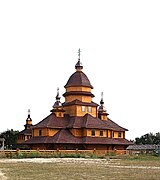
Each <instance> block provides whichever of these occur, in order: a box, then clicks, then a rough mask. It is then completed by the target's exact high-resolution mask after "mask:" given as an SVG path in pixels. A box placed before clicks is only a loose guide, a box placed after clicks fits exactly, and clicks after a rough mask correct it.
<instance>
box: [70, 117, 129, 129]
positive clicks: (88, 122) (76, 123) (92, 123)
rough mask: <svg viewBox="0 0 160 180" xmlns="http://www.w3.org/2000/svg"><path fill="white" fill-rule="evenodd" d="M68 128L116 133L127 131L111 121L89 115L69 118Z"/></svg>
mask: <svg viewBox="0 0 160 180" xmlns="http://www.w3.org/2000/svg"><path fill="white" fill-rule="evenodd" d="M67 127H68V128H89V129H92V128H93V129H112V130H116V131H127V129H125V128H123V127H121V126H119V125H118V124H116V123H115V122H113V121H112V120H110V119H108V120H105V121H104V120H100V119H99V118H96V117H93V116H91V115H90V114H85V115H84V116H83V117H71V118H70V120H69V124H68V126H67Z"/></svg>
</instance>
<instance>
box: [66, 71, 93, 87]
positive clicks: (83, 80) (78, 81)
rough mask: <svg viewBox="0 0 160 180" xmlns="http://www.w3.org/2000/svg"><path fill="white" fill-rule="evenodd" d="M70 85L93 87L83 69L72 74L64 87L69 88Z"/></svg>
mask: <svg viewBox="0 0 160 180" xmlns="http://www.w3.org/2000/svg"><path fill="white" fill-rule="evenodd" d="M70 86H85V87H90V88H92V89H93V86H92V85H91V83H90V81H89V79H88V77H87V76H86V75H85V74H84V73H83V72H82V71H76V72H75V73H73V74H72V75H71V76H70V78H69V80H68V82H67V84H66V85H65V86H64V87H65V88H67V87H70Z"/></svg>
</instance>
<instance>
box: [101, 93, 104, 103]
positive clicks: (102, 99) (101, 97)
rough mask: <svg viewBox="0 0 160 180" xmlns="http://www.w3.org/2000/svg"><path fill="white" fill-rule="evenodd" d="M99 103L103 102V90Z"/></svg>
mask: <svg viewBox="0 0 160 180" xmlns="http://www.w3.org/2000/svg"><path fill="white" fill-rule="evenodd" d="M100 104H101V105H102V104H104V101H103V92H101V101H100Z"/></svg>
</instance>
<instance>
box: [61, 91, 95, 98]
mask: <svg viewBox="0 0 160 180" xmlns="http://www.w3.org/2000/svg"><path fill="white" fill-rule="evenodd" d="M68 95H85V96H91V97H94V95H93V94H92V93H91V92H88V91H70V92H65V93H64V94H63V96H64V97H66V96H68Z"/></svg>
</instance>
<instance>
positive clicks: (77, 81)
mask: <svg viewBox="0 0 160 180" xmlns="http://www.w3.org/2000/svg"><path fill="white" fill-rule="evenodd" d="M80 52H81V51H80V49H79V50H78V62H77V63H76V65H75V69H76V72H75V73H73V74H72V75H71V76H70V78H69V80H68V81H67V84H66V85H65V86H64V87H65V88H67V87H70V86H84V87H90V88H92V89H93V86H92V85H91V83H90V81H89V79H88V77H87V76H86V75H85V74H84V73H83V72H82V71H81V70H82V69H83V66H82V63H81V61H80Z"/></svg>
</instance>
